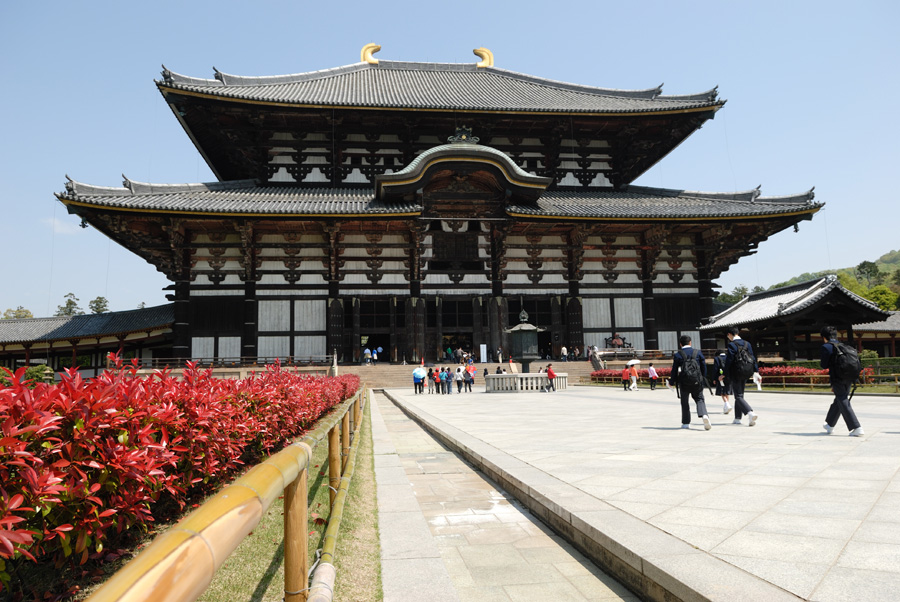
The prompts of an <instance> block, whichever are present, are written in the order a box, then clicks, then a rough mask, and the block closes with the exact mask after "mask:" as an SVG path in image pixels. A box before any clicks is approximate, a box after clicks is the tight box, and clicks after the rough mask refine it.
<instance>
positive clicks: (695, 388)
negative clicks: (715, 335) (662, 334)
mask: <svg viewBox="0 0 900 602" xmlns="http://www.w3.org/2000/svg"><path fill="white" fill-rule="evenodd" d="M678 342H679V343H680V344H681V351H679V352H678V353H676V354H675V358H674V361H673V362H672V375H671V377H670V378H669V384H670V385H672V386H676V387H678V390H679V391H680V395H679V397H680V398H681V428H683V429H687V428H691V406H690V399H689V396H690V397H693V398H694V403H696V404H697V416H699V417H700V419H701V420H702V421H703V428H704V429H706V430H707V431H708V430H709V429H711V428H712V424H711V423H710V421H709V416H708V415H707V413H706V401H705V400H704V399H703V386H704V381H705V380H706V358H704V357H703V353H702V352H701V351H700V350H699V349H694V348H693V347H691V337H689V336H688V335H686V334H684V335H681V338H680V339H678Z"/></svg>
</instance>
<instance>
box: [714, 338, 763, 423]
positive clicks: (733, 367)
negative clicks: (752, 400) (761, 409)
mask: <svg viewBox="0 0 900 602" xmlns="http://www.w3.org/2000/svg"><path fill="white" fill-rule="evenodd" d="M738 332H740V331H739V330H738V327H737V326H730V327H729V328H728V330H726V331H725V336H726V337H728V345H727V347H726V350H725V370H724V372H725V374H724V377H720V378H719V381H720V382H722V384H723V385H725V386H728V385H730V386H731V391H732V392H733V393H734V421H733V422H732V424H741V417H742V416H744V415H746V416H747V418H749V423H748V424H749V425H750V426H756V420H757V419H758V418H759V417H758V416H757V415H756V413H754V411H753V408H751V407H750V404H749V403H747V400H746V399H744V387H745V386H746V385H747V379H748V378H750V377H751V376H754V380H756V375H758V373H759V366H758V365H757V362H756V355H754V353H753V346H752V345H750V343H748V342H747V341H745V340H744V339H742V338H741V336H740V335H739V334H738Z"/></svg>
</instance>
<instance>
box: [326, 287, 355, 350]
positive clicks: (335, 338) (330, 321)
mask: <svg viewBox="0 0 900 602" xmlns="http://www.w3.org/2000/svg"><path fill="white" fill-rule="evenodd" d="M325 332H326V334H325V341H326V343H325V350H326V351H327V352H328V354H329V355H330V354H332V353H337V355H338V359H339V360H340V361H347V359H349V358H346V355H347V354H346V350H345V349H344V301H343V300H342V299H336V298H329V299H328V318H327V325H326V331H325Z"/></svg>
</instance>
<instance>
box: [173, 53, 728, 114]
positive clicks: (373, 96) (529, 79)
mask: <svg viewBox="0 0 900 602" xmlns="http://www.w3.org/2000/svg"><path fill="white" fill-rule="evenodd" d="M214 70H215V69H214ZM162 75H163V80H162V81H158V82H157V84H158V85H159V87H160V88H161V89H162V90H163V91H164V92H165V91H166V90H183V91H187V92H195V93H202V94H209V95H214V96H219V97H224V98H234V99H242V100H253V101H262V102H274V103H285V104H294V105H316V106H321V105H326V106H359V107H384V108H419V109H451V110H453V109H455V110H472V111H479V110H481V111H525V112H532V111H535V112H563V113H643V112H657V111H678V110H685V109H695V108H704V107H709V108H713V107H716V108H717V107H720V106H721V105H723V104H724V101H721V100H718V99H717V90H716V89H715V88H714V89H712V90H709V91H707V92H702V93H700V94H688V95H678V96H664V95H662V86H658V87H656V88H649V89H646V90H612V89H606V88H596V87H592V86H582V85H577V84H570V83H565V82H559V81H554V80H550V79H544V78H540V77H534V76H531V75H525V74H522V73H516V72H514V71H507V70H505V69H497V68H495V67H482V68H479V67H476V65H475V64H474V63H409V62H399V61H379V62H378V63H377V64H370V63H356V64H353V65H346V66H343V67H336V68H333V69H325V70H322V71H312V72H308V73H298V74H294V75H280V76H269V77H242V76H236V75H230V74H227V73H222V72H220V71H218V70H215V79H200V78H193V77H187V76H184V75H180V74H178V73H174V72H172V71H169V70H168V69H166V68H165V66H163V72H162Z"/></svg>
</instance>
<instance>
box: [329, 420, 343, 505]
mask: <svg viewBox="0 0 900 602" xmlns="http://www.w3.org/2000/svg"><path fill="white" fill-rule="evenodd" d="M328 484H329V485H330V486H331V488H330V489H329V490H328V497H329V499H330V501H331V505H332V506H333V505H334V498H336V497H337V488H338V487H340V485H341V433H340V431H339V430H338V425H337V424H335V425H334V427H332V429H331V430H330V431H328Z"/></svg>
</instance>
